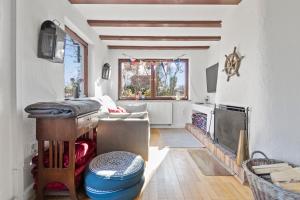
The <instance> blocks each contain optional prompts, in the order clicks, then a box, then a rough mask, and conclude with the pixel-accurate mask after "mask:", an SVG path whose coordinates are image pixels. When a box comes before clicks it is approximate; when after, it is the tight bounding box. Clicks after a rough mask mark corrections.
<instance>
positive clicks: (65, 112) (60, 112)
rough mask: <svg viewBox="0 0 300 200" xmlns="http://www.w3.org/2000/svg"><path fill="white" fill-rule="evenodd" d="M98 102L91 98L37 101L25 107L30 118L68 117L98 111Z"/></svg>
mask: <svg viewBox="0 0 300 200" xmlns="http://www.w3.org/2000/svg"><path fill="white" fill-rule="evenodd" d="M99 108H100V103H99V102H97V101H95V100H91V99H76V100H67V101H62V102H39V103H35V104H31V105H29V106H27V107H26V108H25V111H26V112H27V113H29V116H28V117H30V118H54V117H55V118H69V117H76V116H79V115H82V114H86V113H89V112H95V111H98V110H99Z"/></svg>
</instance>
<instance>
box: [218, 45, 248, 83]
mask: <svg viewBox="0 0 300 200" xmlns="http://www.w3.org/2000/svg"><path fill="white" fill-rule="evenodd" d="M225 57H226V61H225V66H224V69H223V71H225V73H226V74H227V76H228V77H227V81H229V80H230V77H232V76H234V75H237V76H240V73H239V69H240V64H241V60H242V59H243V58H244V56H239V55H238V54H237V52H236V47H234V50H233V53H231V54H229V55H225Z"/></svg>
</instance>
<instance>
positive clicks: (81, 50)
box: [64, 27, 88, 98]
mask: <svg viewBox="0 0 300 200" xmlns="http://www.w3.org/2000/svg"><path fill="white" fill-rule="evenodd" d="M66 32H67V34H66V38H65V57H64V68H65V69H64V71H65V72H64V79H65V97H66V98H68V97H74V95H75V93H76V87H75V86H77V88H78V89H77V90H79V91H78V92H79V95H80V96H84V95H85V96H88V62H87V61H88V44H87V43H86V42H85V41H84V40H82V39H81V38H80V37H79V36H78V35H77V34H76V33H74V32H73V31H72V30H71V29H69V28H67V27H66Z"/></svg>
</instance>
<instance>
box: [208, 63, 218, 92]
mask: <svg viewBox="0 0 300 200" xmlns="http://www.w3.org/2000/svg"><path fill="white" fill-rule="evenodd" d="M218 69H219V63H217V64H214V65H213V66H210V67H208V68H206V85H207V92H208V93H215V92H216V91H217V81H218Z"/></svg>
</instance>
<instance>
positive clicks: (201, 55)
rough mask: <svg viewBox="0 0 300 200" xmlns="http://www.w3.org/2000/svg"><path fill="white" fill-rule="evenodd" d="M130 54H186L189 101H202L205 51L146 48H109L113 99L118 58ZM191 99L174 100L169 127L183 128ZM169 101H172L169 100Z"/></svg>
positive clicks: (153, 55)
mask: <svg viewBox="0 0 300 200" xmlns="http://www.w3.org/2000/svg"><path fill="white" fill-rule="evenodd" d="M123 53H125V54H126V55H129V56H132V57H134V58H138V59H139V58H140V59H143V58H144V59H145V58H158V59H163V58H171V59H175V58H177V57H178V56H180V55H183V54H186V56H185V57H184V58H188V59H189V99H190V100H191V101H194V102H196V101H202V102H203V100H204V97H205V91H206V83H204V82H203V79H204V78H205V74H203V73H202V71H203V70H204V69H205V67H206V62H207V61H206V60H207V59H206V51H205V50H204V51H202V50H201V51H191V50H190V51H178V50H176V51H146V50H142V51H141V50H124V51H122V50H109V51H108V61H109V63H110V65H111V67H112V73H111V79H110V82H109V92H108V94H109V95H110V96H111V97H112V98H113V99H115V100H117V99H118V59H119V58H125V59H128V57H126V56H124V55H122V54H123ZM191 101H186V102H174V101H173V102H174V104H173V124H172V126H171V127H176V128H183V127H184V125H185V123H190V122H191ZM170 103H172V102H171V101H170Z"/></svg>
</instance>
